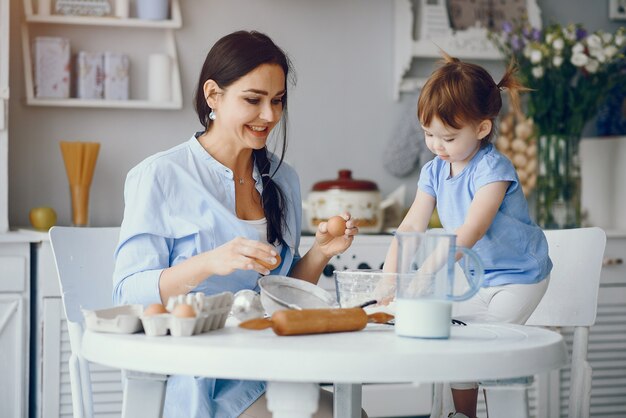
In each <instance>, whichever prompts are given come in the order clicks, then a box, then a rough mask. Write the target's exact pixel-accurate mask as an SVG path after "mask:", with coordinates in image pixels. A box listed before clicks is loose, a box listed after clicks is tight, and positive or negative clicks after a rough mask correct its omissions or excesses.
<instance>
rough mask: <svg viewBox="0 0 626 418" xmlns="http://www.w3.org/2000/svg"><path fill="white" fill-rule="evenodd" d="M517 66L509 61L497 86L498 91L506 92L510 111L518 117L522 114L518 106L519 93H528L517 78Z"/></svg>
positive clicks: (526, 88)
mask: <svg viewBox="0 0 626 418" xmlns="http://www.w3.org/2000/svg"><path fill="white" fill-rule="evenodd" d="M517 70H518V68H517V64H516V63H515V61H511V62H510V63H509V65H508V67H507V69H506V72H505V73H504V75H503V76H502V80H500V82H499V83H498V84H497V87H498V89H500V90H506V91H507V93H508V95H509V99H510V102H511V109H512V110H513V111H514V112H515V114H517V115H520V114H521V113H522V110H521V105H520V92H524V91H530V90H531V89H529V88H528V87H525V86H524V85H523V84H522V83H521V81H520V80H519V78H518V77H517Z"/></svg>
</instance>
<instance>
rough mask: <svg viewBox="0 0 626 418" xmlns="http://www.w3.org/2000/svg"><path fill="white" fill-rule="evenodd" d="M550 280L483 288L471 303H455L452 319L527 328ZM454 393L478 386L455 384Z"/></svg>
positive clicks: (471, 299) (453, 384) (548, 278)
mask: <svg viewBox="0 0 626 418" xmlns="http://www.w3.org/2000/svg"><path fill="white" fill-rule="evenodd" d="M549 280H550V276H548V277H546V278H545V280H542V281H540V282H539V283H533V284H506V285H502V286H493V287H483V288H481V289H480V290H479V291H478V293H476V294H475V295H474V296H473V297H471V298H470V299H468V300H466V301H463V302H457V303H454V305H453V307H452V317H453V318H454V319H458V320H461V321H463V322H469V323H471V322H506V323H510V324H524V323H526V321H527V320H528V318H530V315H532V313H533V311H534V310H535V308H536V307H537V305H538V304H539V302H540V301H541V298H542V297H543V295H544V294H545V293H546V289H547V288H548V282H549ZM450 387H451V388H452V389H475V388H477V387H478V383H477V382H466V383H452V384H450Z"/></svg>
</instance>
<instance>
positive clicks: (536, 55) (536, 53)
mask: <svg viewBox="0 0 626 418" xmlns="http://www.w3.org/2000/svg"><path fill="white" fill-rule="evenodd" d="M541 57H542V54H541V51H540V50H538V49H533V50H532V51H531V52H530V62H531V63H533V64H539V63H540V62H541Z"/></svg>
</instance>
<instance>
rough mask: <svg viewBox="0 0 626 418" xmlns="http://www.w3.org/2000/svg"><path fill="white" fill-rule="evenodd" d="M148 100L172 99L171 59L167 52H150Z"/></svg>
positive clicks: (165, 100)
mask: <svg viewBox="0 0 626 418" xmlns="http://www.w3.org/2000/svg"><path fill="white" fill-rule="evenodd" d="M148 100H150V101H151V102H169V101H170V100H172V60H171V59H170V56H169V55H167V54H151V55H150V58H149V60H148Z"/></svg>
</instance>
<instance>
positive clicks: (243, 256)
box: [203, 237, 278, 276]
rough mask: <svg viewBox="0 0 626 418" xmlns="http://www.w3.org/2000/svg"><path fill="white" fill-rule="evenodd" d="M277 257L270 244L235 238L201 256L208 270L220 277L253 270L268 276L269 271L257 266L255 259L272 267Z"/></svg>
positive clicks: (259, 265)
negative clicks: (234, 272)
mask: <svg viewBox="0 0 626 418" xmlns="http://www.w3.org/2000/svg"><path fill="white" fill-rule="evenodd" d="M277 255H278V253H277V252H276V249H275V248H274V247H273V246H271V245H270V244H267V243H263V242H260V241H256V240H251V239H247V238H243V237H237V238H235V239H233V240H231V241H229V242H227V243H226V244H223V245H221V246H219V247H217V248H215V249H214V250H211V251H207V252H206V253H204V254H203V256H204V257H205V262H206V266H207V268H208V270H209V271H211V273H212V274H216V275H221V276H223V275H227V274H230V273H232V272H233V271H235V270H255V271H257V272H259V273H260V274H269V273H270V271H269V270H268V269H267V268H265V267H264V266H262V265H261V264H259V263H258V262H257V259H261V260H264V261H265V262H266V263H267V264H269V265H273V264H275V263H276V261H277V259H276V256H277Z"/></svg>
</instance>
